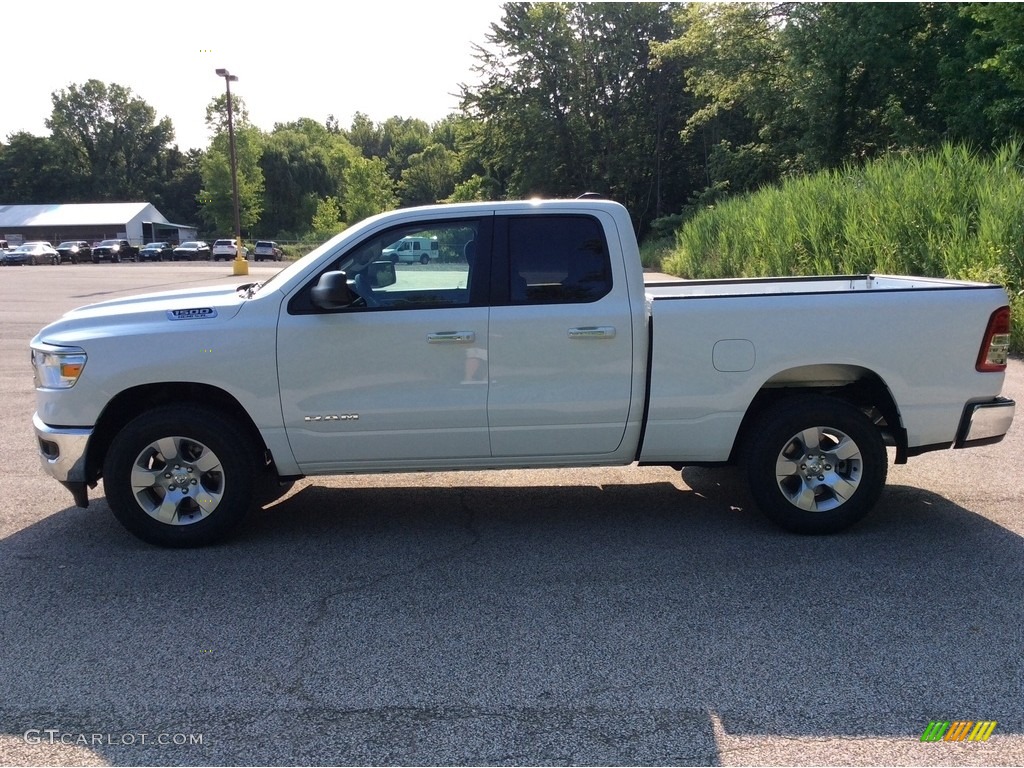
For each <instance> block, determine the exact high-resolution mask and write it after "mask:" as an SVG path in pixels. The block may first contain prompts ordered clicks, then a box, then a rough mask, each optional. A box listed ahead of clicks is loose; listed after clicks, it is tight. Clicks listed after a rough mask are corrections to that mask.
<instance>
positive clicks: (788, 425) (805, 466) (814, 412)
mask: <svg viewBox="0 0 1024 768" xmlns="http://www.w3.org/2000/svg"><path fill="white" fill-rule="evenodd" d="M748 434H749V435H750V436H751V438H750V442H749V444H748V446H747V454H746V469H747V479H748V482H749V483H750V491H751V494H752V495H753V497H754V500H755V501H756V502H757V504H758V506H759V507H760V508H761V510H762V511H763V512H764V513H765V514H766V515H767V516H768V517H769V518H770V519H771V520H773V521H774V522H775V523H776V524H778V525H779V526H781V527H782V528H785V529H786V530H788V531H793V532H795V533H808V534H827V533H837V532H838V531H842V530H844V529H846V528H848V527H850V526H851V525H853V524H854V523H856V522H858V521H859V520H861V519H862V518H863V517H864V516H865V515H867V514H868V512H870V511H871V508H872V507H873V506H874V505H875V503H876V502H877V501H878V497H879V496H880V495H881V493H882V488H883V487H884V486H885V478H886V474H887V472H888V464H889V458H888V455H887V454H886V450H885V443H884V441H883V439H882V435H881V433H880V432H879V431H878V429H877V428H876V427H875V425H874V424H872V423H871V421H870V420H869V419H868V417H867V416H865V415H864V414H863V413H862V412H861V411H860V410H858V409H857V408H855V407H854V406H852V405H850V404H849V403H847V402H845V401H842V400H837V399H835V398H830V397H823V396H817V395H815V396H811V397H801V398H793V399H790V400H787V401H784V402H782V403H781V404H779V405H778V406H776V407H775V408H773V409H772V410H770V411H769V412H767V413H766V414H764V416H763V417H762V418H761V419H760V420H759V421H758V422H757V423H756V424H755V425H754V426H753V427H752V428H751V430H750V431H749V432H748Z"/></svg>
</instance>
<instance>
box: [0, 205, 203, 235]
mask: <svg viewBox="0 0 1024 768" xmlns="http://www.w3.org/2000/svg"><path fill="white" fill-rule="evenodd" d="M196 234H197V229H196V227H193V226H190V225H187V224H173V223H171V222H169V221H168V220H167V217H165V216H164V215H163V214H162V213H160V211H158V210H157V209H156V208H154V207H153V205H152V204H151V203H42V204H38V205H0V239H4V240H8V241H10V242H12V243H13V242H18V241H19V240H22V241H28V240H49V241H50V242H51V243H53V244H54V245H56V244H57V243H58V242H60V241H61V240H89V241H93V240H104V239H107V238H115V237H116V238H127V239H128V240H131V241H132V243H134V244H136V245H138V244H141V243H151V242H153V241H154V240H170V241H172V242H182V241H184V240H195V239H196Z"/></svg>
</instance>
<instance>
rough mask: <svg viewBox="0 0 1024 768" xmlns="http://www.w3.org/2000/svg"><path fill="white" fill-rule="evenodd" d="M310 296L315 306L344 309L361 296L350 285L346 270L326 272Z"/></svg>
mask: <svg viewBox="0 0 1024 768" xmlns="http://www.w3.org/2000/svg"><path fill="white" fill-rule="evenodd" d="M309 296H310V299H312V301H313V306H314V307H318V308H320V309H344V308H345V307H349V306H351V305H352V302H354V301H355V300H356V299H358V298H359V297H358V296H357V295H356V293H355V292H354V291H353V290H352V289H351V288H350V287H349V285H348V275H346V274H345V273H344V272H324V273H323V274H322V275H320V279H319V280H318V281H317V284H316V285H315V286H313V290H312V291H310V294H309Z"/></svg>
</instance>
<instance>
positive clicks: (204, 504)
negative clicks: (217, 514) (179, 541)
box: [131, 437, 224, 525]
mask: <svg viewBox="0 0 1024 768" xmlns="http://www.w3.org/2000/svg"><path fill="white" fill-rule="evenodd" d="M131 486H132V495H133V496H134V497H135V501H136V503H137V504H138V505H139V506H140V507H141V508H142V509H143V511H144V512H145V513H146V514H147V515H149V516H150V517H152V518H153V519H154V520H157V521H158V522H161V523H164V524H166V525H192V524H194V523H197V522H199V521H200V520H203V519H205V518H206V517H208V516H209V515H210V514H212V513H213V511H214V510H215V509H217V506H218V505H219V504H220V502H221V500H222V499H223V498H224V468H223V465H222V463H221V460H220V459H219V458H218V457H217V454H215V453H214V452H213V451H212V450H210V448H208V447H207V446H205V445H203V444H202V443H200V442H199V441H198V440H193V439H192V438H188V437H164V438H161V439H159V440H155V441H154V442H152V443H150V444H149V445H147V446H146V447H145V448H144V449H143V450H142V451H141V452H140V453H139V455H138V456H137V457H136V459H135V461H134V463H133V464H132V476H131Z"/></svg>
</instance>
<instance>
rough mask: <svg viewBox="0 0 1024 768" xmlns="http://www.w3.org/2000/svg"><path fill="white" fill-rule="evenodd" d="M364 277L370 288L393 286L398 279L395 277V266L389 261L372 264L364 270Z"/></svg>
mask: <svg viewBox="0 0 1024 768" xmlns="http://www.w3.org/2000/svg"><path fill="white" fill-rule="evenodd" d="M366 277H367V279H368V280H369V281H370V287H371V288H387V287H388V286H389V285H394V284H395V281H396V280H397V279H398V277H397V276H396V275H395V265H394V264H392V263H391V262H390V261H375V262H373V263H372V264H370V265H369V266H368V267H367V268H366Z"/></svg>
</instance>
